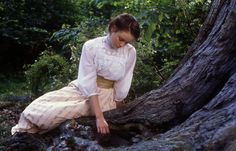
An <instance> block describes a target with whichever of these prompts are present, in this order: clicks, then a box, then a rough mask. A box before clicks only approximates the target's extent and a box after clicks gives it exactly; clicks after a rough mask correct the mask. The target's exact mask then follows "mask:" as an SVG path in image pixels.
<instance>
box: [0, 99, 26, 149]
mask: <svg viewBox="0 0 236 151" xmlns="http://www.w3.org/2000/svg"><path fill="white" fill-rule="evenodd" d="M28 103H29V102H27V101H6V100H0V150H5V149H4V148H5V147H4V142H5V141H6V140H8V139H10V138H11V128H12V126H14V125H15V124H16V123H17V122H18V120H19V116H20V113H21V112H22V111H23V109H24V108H25V107H26V105H27V104H28Z"/></svg>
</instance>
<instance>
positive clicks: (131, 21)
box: [108, 13, 140, 40]
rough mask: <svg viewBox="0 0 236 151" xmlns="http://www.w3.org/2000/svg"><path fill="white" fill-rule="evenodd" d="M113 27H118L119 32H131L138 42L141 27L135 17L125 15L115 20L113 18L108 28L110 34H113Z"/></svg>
mask: <svg viewBox="0 0 236 151" xmlns="http://www.w3.org/2000/svg"><path fill="white" fill-rule="evenodd" d="M112 27H116V28H117V30H118V31H122V30H124V31H129V32H130V33H131V34H132V35H133V36H134V38H135V39H136V40H138V38H139V36H140V27H139V23H138V21H137V20H136V19H135V17H134V16H132V15H130V14H127V13H123V14H120V15H118V16H116V17H115V18H113V19H112V20H111V21H110V23H109V26H108V30H109V32H111V29H112Z"/></svg>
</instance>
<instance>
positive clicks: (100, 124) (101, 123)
mask: <svg viewBox="0 0 236 151" xmlns="http://www.w3.org/2000/svg"><path fill="white" fill-rule="evenodd" d="M97 132H98V133H101V134H108V133H109V132H110V131H109V126H108V124H107V122H106V120H105V119H103V120H99V119H97Z"/></svg>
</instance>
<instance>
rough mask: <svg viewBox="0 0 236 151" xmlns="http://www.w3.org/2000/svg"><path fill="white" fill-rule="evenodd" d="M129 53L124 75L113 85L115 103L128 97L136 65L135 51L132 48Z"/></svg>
mask: <svg viewBox="0 0 236 151" xmlns="http://www.w3.org/2000/svg"><path fill="white" fill-rule="evenodd" d="M128 51H129V55H128V60H127V62H126V66H125V75H124V77H123V78H121V79H120V80H118V81H116V82H115V84H114V90H115V96H114V99H115V100H116V101H122V100H123V99H124V98H126V96H127V95H128V92H129V89H130V86H131V82H132V78H133V71H134V67H135V63H136V50H135V48H134V47H132V48H131V49H130V50H128Z"/></svg>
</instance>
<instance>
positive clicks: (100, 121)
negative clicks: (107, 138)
mask: <svg viewBox="0 0 236 151" xmlns="http://www.w3.org/2000/svg"><path fill="white" fill-rule="evenodd" d="M89 99H90V102H91V106H92V108H93V111H94V113H95V116H96V124H97V132H98V133H101V134H108V133H109V127H108V124H107V122H106V120H105V118H104V115H103V112H102V110H101V108H100V105H99V102H98V96H97V95H93V96H90V97H89Z"/></svg>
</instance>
